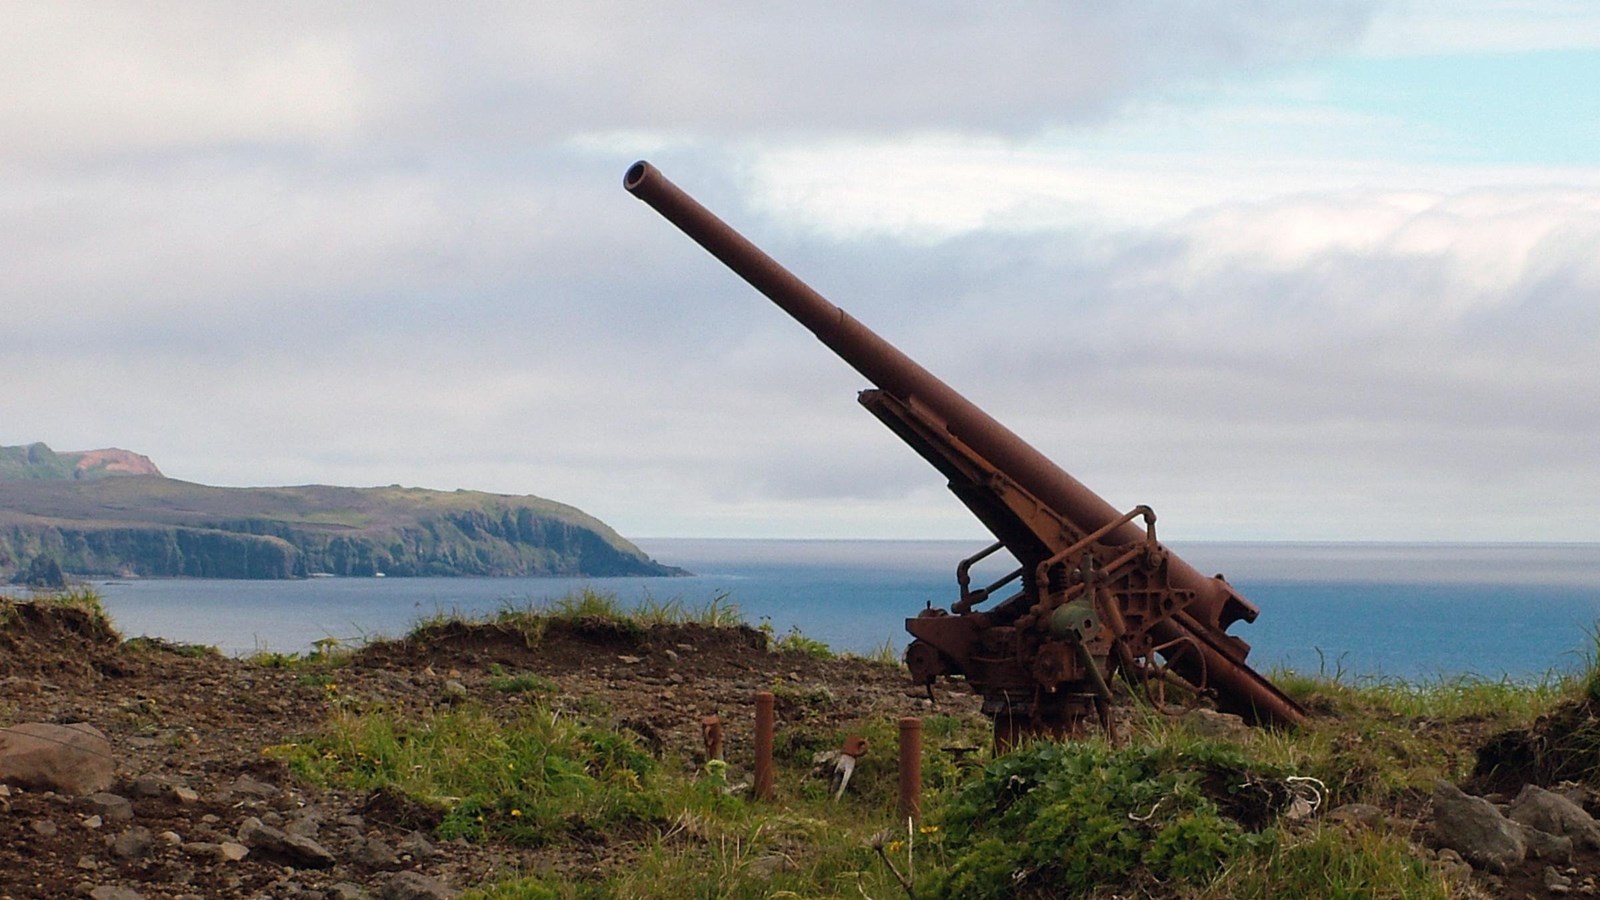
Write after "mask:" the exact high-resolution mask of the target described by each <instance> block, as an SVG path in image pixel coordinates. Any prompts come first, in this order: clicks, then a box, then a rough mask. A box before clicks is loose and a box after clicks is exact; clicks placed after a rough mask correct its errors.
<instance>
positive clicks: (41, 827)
mask: <svg viewBox="0 0 1600 900" xmlns="http://www.w3.org/2000/svg"><path fill="white" fill-rule="evenodd" d="M28 827H29V828H32V829H33V833H34V834H37V835H38V836H40V837H55V836H56V832H58V831H60V830H61V829H59V828H57V827H56V823H54V822H52V821H50V820H49V819H34V820H33V821H32V822H29V823H28Z"/></svg>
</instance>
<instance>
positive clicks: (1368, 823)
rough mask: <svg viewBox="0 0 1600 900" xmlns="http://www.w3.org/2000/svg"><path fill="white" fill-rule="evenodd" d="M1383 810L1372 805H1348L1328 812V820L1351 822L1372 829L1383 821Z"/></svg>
mask: <svg viewBox="0 0 1600 900" xmlns="http://www.w3.org/2000/svg"><path fill="white" fill-rule="evenodd" d="M1383 818H1384V815H1383V810H1382V809H1379V808H1378V807H1376V806H1373V805H1372V804H1370V803H1346V804H1344V805H1343V806H1340V807H1336V808H1334V809H1332V810H1330V811H1329V812H1328V820H1329V821H1332V822H1349V823H1351V824H1353V825H1361V826H1363V827H1366V828H1371V827H1373V826H1374V825H1377V824H1379V823H1381V822H1382V821H1383Z"/></svg>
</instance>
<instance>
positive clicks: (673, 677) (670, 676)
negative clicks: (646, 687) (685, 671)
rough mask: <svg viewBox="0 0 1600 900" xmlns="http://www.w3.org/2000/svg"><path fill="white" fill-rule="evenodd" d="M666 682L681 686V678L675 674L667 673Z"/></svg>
mask: <svg viewBox="0 0 1600 900" xmlns="http://www.w3.org/2000/svg"><path fill="white" fill-rule="evenodd" d="M667 680H668V681H670V682H672V683H673V684H683V676H682V675H680V674H678V673H677V672H668V673H667Z"/></svg>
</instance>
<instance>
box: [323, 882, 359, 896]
mask: <svg viewBox="0 0 1600 900" xmlns="http://www.w3.org/2000/svg"><path fill="white" fill-rule="evenodd" d="M325 896H326V897H327V898H328V900H367V896H368V895H367V892H366V891H365V890H363V889H362V887H361V885H359V884H351V883H350V882H348V881H341V882H339V883H338V884H335V885H333V886H331V887H329V888H328V891H327V894H326V895H325Z"/></svg>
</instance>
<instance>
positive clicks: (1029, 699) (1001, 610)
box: [623, 161, 1305, 746]
mask: <svg viewBox="0 0 1600 900" xmlns="http://www.w3.org/2000/svg"><path fill="white" fill-rule="evenodd" d="M623 184H624V187H626V189H627V190H628V191H629V192H630V193H632V194H633V195H634V196H636V197H638V198H639V199H640V200H643V201H644V202H645V203H647V204H649V205H650V206H651V207H653V208H654V209H655V210H656V211H657V212H659V213H660V214H661V215H662V216H664V217H665V218H666V219H667V220H668V221H670V222H672V224H674V225H676V226H677V227H678V228H679V229H680V230H682V231H683V232H684V233H685V234H687V235H688V236H689V237H691V238H693V239H694V240H695V242H697V243H699V244H700V245H701V246H702V247H704V248H705V249H706V250H708V251H710V253H711V255H713V256H715V257H716V258H717V259H718V260H720V261H722V263H723V264H724V265H726V266H727V267H728V268H730V269H732V270H733V271H734V272H735V273H736V274H738V275H739V276H740V277H742V278H743V279H744V280H745V281H747V282H749V283H750V285H751V286H752V287H754V288H755V289H756V290H758V291H760V292H761V293H762V294H765V295H766V296H767V297H768V298H769V299H770V300H772V302H774V303H776V304H777V305H778V306H779V307H780V308H782V309H783V310H784V311H785V312H787V313H788V314H789V315H791V316H793V317H794V318H795V319H796V320H798V321H799V322H800V324H802V325H804V326H806V327H807V328H809V329H810V330H811V332H812V333H813V334H815V335H816V336H817V338H818V339H819V340H821V341H822V343H824V344H826V345H827V346H828V347H829V348H830V349H832V350H833V351H834V353H836V354H838V355H839V356H840V357H841V358H842V359H844V361H845V362H847V363H849V364H850V365H851V367H853V368H854V369H855V370H856V371H857V372H860V373H861V374H862V375H863V376H865V377H866V378H867V380H868V381H870V382H871V383H872V384H874V385H876V388H875V389H870V390H865V391H862V392H861V394H860V398H859V399H860V402H861V404H862V405H863V406H865V407H866V408H867V410H868V411H869V412H871V413H872V414H873V415H875V416H877V417H878V419H879V420H881V421H882V422H883V423H884V424H885V425H887V426H888V427H889V429H890V430H891V431H893V432H894V433H895V434H896V435H898V436H899V437H900V439H901V440H903V441H905V442H906V443H907V444H909V445H910V446H911V448H912V449H913V450H915V451H916V452H917V453H918V454H920V455H921V456H922V457H923V458H924V459H926V460H927V461H928V462H929V463H931V464H932V465H933V467H934V468H935V469H938V470H939V472H940V473H941V474H943V475H944V476H945V477H946V478H947V479H949V487H950V490H951V492H952V493H954V494H955V495H956V497H957V498H958V499H960V500H961V502H962V503H964V504H966V506H967V508H968V509H970V510H971V511H972V513H973V515H975V516H977V518H978V520H979V521H980V522H982V523H983V525H984V526H985V527H986V528H988V530H989V531H990V532H991V533H992V534H993V535H994V536H995V538H996V541H995V543H994V544H993V545H991V546H989V547H987V548H985V549H984V550H982V551H980V552H978V553H977V554H975V555H973V556H971V557H969V558H967V559H963V560H961V561H960V563H959V564H958V565H957V566H956V582H957V585H958V586H959V589H960V595H959V597H958V598H957V599H956V600H955V602H954V603H952V604H951V605H950V608H949V610H948V611H946V610H943V609H938V608H935V607H934V606H933V605H932V604H931V603H930V604H929V605H928V608H927V609H925V610H923V611H922V612H921V613H920V614H919V615H917V616H916V617H915V618H910V619H907V620H906V630H907V631H908V632H910V633H911V635H912V637H913V638H914V640H913V641H912V642H911V644H910V646H908V647H907V648H906V654H905V661H906V666H907V668H908V669H909V670H910V672H911V675H912V677H913V678H914V679H915V680H916V681H917V682H918V683H919V684H927V685H932V684H933V682H934V681H935V680H936V679H937V678H939V677H940V676H946V677H949V676H960V677H964V678H965V679H966V680H967V682H968V683H969V684H970V685H971V686H972V688H973V689H974V690H975V691H977V692H978V693H979V694H980V695H982V697H983V698H984V710H985V712H987V713H988V714H989V715H990V716H991V717H992V718H993V720H994V723H995V739H996V742H997V743H998V744H1000V745H1001V746H1007V745H1010V744H1011V743H1013V742H1014V741H1015V740H1016V739H1017V738H1018V737H1019V736H1021V735H1025V734H1037V733H1042V734H1050V735H1057V736H1067V735H1072V734H1076V733H1078V732H1079V731H1080V730H1081V729H1082V727H1083V725H1084V723H1086V722H1090V721H1094V720H1096V719H1098V720H1099V721H1100V722H1101V723H1102V724H1104V725H1109V724H1110V707H1111V702H1112V690H1111V687H1110V683H1111V680H1112V677H1113V676H1114V675H1117V674H1119V673H1120V675H1121V677H1122V678H1123V679H1124V680H1126V681H1127V682H1128V683H1130V684H1131V685H1134V686H1136V687H1138V688H1140V689H1142V690H1145V691H1147V692H1148V693H1150V694H1151V695H1152V696H1156V697H1165V689H1166V688H1167V687H1168V686H1173V687H1175V688H1176V689H1178V690H1179V691H1182V692H1183V693H1185V694H1187V695H1188V696H1190V697H1209V698H1211V699H1212V700H1213V701H1214V702H1215V703H1216V705H1217V707H1218V708H1219V709H1221V710H1223V711H1225V712H1232V713H1237V714H1239V715H1241V716H1242V717H1244V718H1245V719H1246V720H1247V721H1250V722H1252V723H1255V724H1263V725H1294V724H1297V723H1299V722H1300V721H1301V720H1302V719H1303V718H1304V716H1305V713H1304V712H1303V711H1302V710H1301V708H1300V707H1299V706H1298V705H1297V704H1296V703H1295V702H1294V701H1293V700H1292V699H1290V698H1289V697H1288V696H1286V695H1285V694H1284V693H1283V692H1282V691H1280V690H1279V689H1278V688H1277V687H1276V686H1275V685H1273V684H1272V683H1271V682H1270V681H1268V680H1267V679H1266V678H1264V677H1262V676H1261V675H1260V674H1259V673H1257V672H1256V671H1255V670H1254V669H1252V668H1250V666H1249V665H1247V664H1246V663H1245V657H1246V655H1247V654H1248V653H1249V652H1250V645H1249V644H1247V643H1245V642H1244V641H1243V640H1241V639H1239V638H1238V637H1235V636H1233V635H1230V634H1228V633H1227V629H1228V627H1229V626H1230V625H1232V624H1233V623H1235V622H1237V621H1240V620H1243V621H1245V622H1252V621H1254V620H1255V618H1256V615H1257V614H1258V612H1259V610H1258V609H1257V608H1256V606H1255V605H1254V604H1252V603H1250V601H1248V600H1246V599H1245V598H1244V597H1242V596H1240V595H1239V593H1238V592H1237V591H1235V590H1234V589H1233V587H1232V586H1231V585H1229V584H1228V583H1227V582H1226V581H1225V580H1223V578H1222V576H1220V575H1218V576H1215V577H1208V576H1205V575H1202V574H1200V572H1199V571H1198V570H1196V569H1195V568H1194V567H1193V566H1190V565H1189V564H1188V563H1186V562H1184V561H1183V560H1182V559H1180V558H1179V557H1178V556H1177V554H1175V553H1173V552H1172V551H1171V550H1169V549H1168V548H1166V547H1165V546H1163V545H1162V544H1161V543H1160V542H1159V541H1157V540H1156V528H1155V523H1156V517H1155V513H1154V512H1152V511H1151V510H1150V509H1149V508H1148V507H1145V506H1137V507H1134V508H1133V509H1131V510H1129V511H1127V512H1122V511H1119V510H1117V509H1116V508H1115V507H1113V506H1111V505H1110V504H1109V503H1107V502H1106V501H1105V500H1102V499H1101V498H1100V497H1099V496H1098V495H1096V494H1095V493H1094V492H1093V491H1091V490H1089V489H1088V488H1087V487H1085V486H1084V485H1083V484H1081V483H1079V482H1078V481H1077V480H1076V479H1075V478H1073V477H1072V476H1071V475H1068V474H1067V473H1066V472H1064V471H1062V470H1061V469H1060V468H1059V467H1058V466H1056V465H1055V464H1054V463H1052V462H1051V461H1050V460H1049V459H1047V458H1046V457H1045V456H1044V455H1043V454H1041V453H1040V452H1039V451H1037V450H1035V449H1034V448H1033V447H1031V446H1029V445H1028V444H1027V443H1026V442H1025V441H1023V440H1022V439H1021V438H1019V437H1017V435H1015V434H1013V433H1012V432H1011V431H1010V430H1008V429H1007V428H1006V427H1005V426H1003V425H1001V424H1000V423H999V422H997V421H995V420H994V419H993V418H991V417H990V416H989V415H988V414H987V413H985V412H983V410H981V409H979V408H978V407H976V406H974V405H973V404H972V403H971V402H970V401H968V400H967V399H966V398H965V397H963V396H961V395H960V394H959V393H957V392H956V391H955V390H953V389H952V388H950V387H949V386H948V385H946V384H945V383H944V382H942V381H940V380H939V379H938V378H936V377H934V376H933V375H932V374H931V373H929V372H928V371H927V370H926V369H924V368H922V367H921V366H920V365H918V364H917V363H916V362H914V361H913V360H911V359H910V358H909V357H907V356H906V355H905V354H903V353H901V352H900V351H899V350H897V349H896V348H895V347H894V346H893V345H891V344H890V343H889V342H888V341H885V340H884V339H883V338H881V337H879V336H878V335H877V334H875V333H874V332H872V331H871V330H870V329H868V328H866V327H865V326H863V325H862V324H861V323H859V322H857V321H856V320H855V319H853V318H851V317H850V316H849V315H848V314H846V313H845V312H844V311H843V310H841V309H839V308H838V307H836V306H834V305H833V304H832V303H830V302H828V301H827V300H826V299H825V298H823V297H822V295H820V294H818V293H817V292H816V291H814V290H812V289H811V288H810V287H809V286H807V285H806V284H805V283H804V282H803V281H801V280H800V279H799V278H797V277H796V276H795V275H794V274H793V273H791V272H789V271H788V270H787V269H785V268H784V267H783V266H781V265H779V264H778V263H777V261H775V260H773V259H772V258H771V257H770V256H768V255H767V254H765V253H763V252H762V251H761V250H760V249H759V248H757V247H756V246H755V245H754V244H752V243H751V242H750V241H748V240H746V239H745V238H744V237H743V236H742V235H740V234H739V233H738V232H736V231H735V230H733V229H732V228H731V227H729V226H728V225H727V223H725V222H723V221H722V220H721V219H719V218H717V217H716V216H715V215H714V214H712V213H711V212H710V211H709V210H707V209H706V208H705V207H703V206H701V205H700V204H699V203H698V202H696V201H695V200H694V199H693V198H692V197H690V196H689V195H688V194H686V193H685V192H684V191H683V190H681V189H680V188H678V187H677V186H676V185H674V184H673V183H672V182H671V181H669V180H667V178H666V177H665V176H663V175H662V174H661V173H660V172H659V171H658V170H656V169H655V168H654V167H653V166H651V165H650V164H649V163H647V162H642V161H641V162H638V163H635V164H634V165H633V166H632V167H630V168H629V169H628V172H627V174H626V176H625V177H624V179H623ZM1001 548H1005V549H1006V550H1007V551H1009V552H1010V554H1011V555H1012V556H1013V557H1014V558H1015V559H1016V561H1017V562H1018V563H1020V565H1019V566H1018V567H1017V568H1016V569H1015V570H1014V571H1012V572H1011V573H1010V574H1008V575H1006V576H1005V577H1004V578H1001V579H1000V580H998V581H996V582H994V583H992V584H988V585H984V586H981V587H976V588H975V587H973V586H972V584H971V578H972V568H973V566H974V565H975V564H977V563H978V562H979V561H981V560H983V559H984V558H986V557H988V556H990V555H991V554H993V553H995V552H996V551H998V550H1000V549H1001ZM1002 595H1003V597H1002ZM997 598H1000V599H997ZM990 601H996V602H993V603H992V605H987V608H981V607H984V606H985V605H986V604H990Z"/></svg>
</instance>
